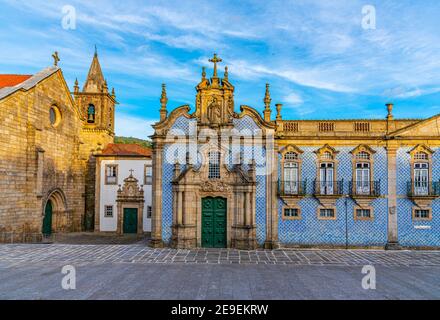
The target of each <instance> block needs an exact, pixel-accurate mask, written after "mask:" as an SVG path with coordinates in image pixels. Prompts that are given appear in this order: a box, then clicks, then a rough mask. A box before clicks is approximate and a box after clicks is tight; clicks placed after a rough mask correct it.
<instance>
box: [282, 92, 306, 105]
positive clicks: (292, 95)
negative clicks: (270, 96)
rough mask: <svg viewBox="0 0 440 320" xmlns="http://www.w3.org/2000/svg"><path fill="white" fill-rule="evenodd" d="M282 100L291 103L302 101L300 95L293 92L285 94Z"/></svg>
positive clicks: (300, 102) (296, 103) (295, 103)
mask: <svg viewBox="0 0 440 320" xmlns="http://www.w3.org/2000/svg"><path fill="white" fill-rule="evenodd" d="M284 101H285V102H286V103H289V104H291V105H299V104H302V103H303V102H304V101H303V99H302V98H301V96H300V95H299V94H297V93H295V92H291V93H289V94H288V95H287V96H285V97H284Z"/></svg>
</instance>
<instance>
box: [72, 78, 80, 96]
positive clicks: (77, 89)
mask: <svg viewBox="0 0 440 320" xmlns="http://www.w3.org/2000/svg"><path fill="white" fill-rule="evenodd" d="M73 92H75V93H78V92H79V84H78V78H76V79H75V85H74V86H73Z"/></svg>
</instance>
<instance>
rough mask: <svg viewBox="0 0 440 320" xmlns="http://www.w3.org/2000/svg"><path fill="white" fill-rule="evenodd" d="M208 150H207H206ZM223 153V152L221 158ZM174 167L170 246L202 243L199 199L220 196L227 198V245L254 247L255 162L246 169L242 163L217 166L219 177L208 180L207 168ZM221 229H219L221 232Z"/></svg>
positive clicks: (183, 246) (188, 245)
mask: <svg viewBox="0 0 440 320" xmlns="http://www.w3.org/2000/svg"><path fill="white" fill-rule="evenodd" d="M206 152H208V150H207V151H206ZM224 157H225V154H224V153H222V158H223V159H224ZM179 167H180V165H178V164H177V165H176V166H175V170H174V179H173V182H172V183H173V227H172V229H173V230H172V232H173V235H172V246H173V247H176V248H193V247H197V246H201V245H202V244H201V243H200V241H201V239H202V234H201V233H202V225H201V222H202V221H201V213H202V211H203V209H202V201H201V199H204V198H207V197H213V198H217V197H221V198H224V199H226V203H227V208H226V211H227V213H226V217H227V218H226V226H225V229H226V230H223V231H226V235H227V239H226V246H227V247H233V248H238V249H246V250H248V249H255V248H256V247H257V242H256V223H255V200H256V192H255V190H256V175H255V165H254V164H250V165H249V169H248V170H244V169H243V166H242V165H235V166H234V167H233V168H232V169H229V168H228V166H227V165H221V166H220V175H219V176H220V177H221V178H220V179H209V180H208V174H209V168H208V166H207V165H202V166H201V167H200V168H194V167H193V166H192V165H187V166H186V168H185V169H184V170H182V171H180V169H179ZM223 231H222V232H223Z"/></svg>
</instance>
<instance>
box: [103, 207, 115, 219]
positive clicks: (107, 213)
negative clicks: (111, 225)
mask: <svg viewBox="0 0 440 320" xmlns="http://www.w3.org/2000/svg"><path fill="white" fill-rule="evenodd" d="M104 217H106V218H113V206H104Z"/></svg>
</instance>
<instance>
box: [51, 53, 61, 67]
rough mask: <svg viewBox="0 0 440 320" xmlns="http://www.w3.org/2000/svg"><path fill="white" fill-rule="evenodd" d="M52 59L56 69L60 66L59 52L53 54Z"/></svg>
mask: <svg viewBox="0 0 440 320" xmlns="http://www.w3.org/2000/svg"><path fill="white" fill-rule="evenodd" d="M52 58H53V65H54V66H55V67H56V66H58V62H59V61H60V58H59V57H58V51H55V52H54V53H53V54H52Z"/></svg>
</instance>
